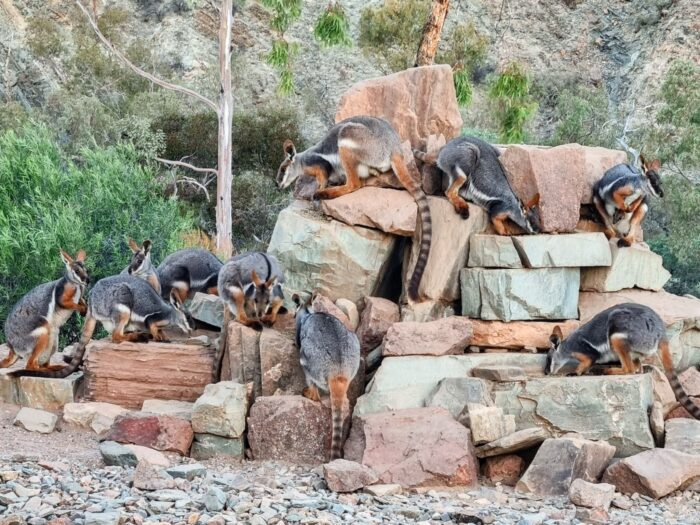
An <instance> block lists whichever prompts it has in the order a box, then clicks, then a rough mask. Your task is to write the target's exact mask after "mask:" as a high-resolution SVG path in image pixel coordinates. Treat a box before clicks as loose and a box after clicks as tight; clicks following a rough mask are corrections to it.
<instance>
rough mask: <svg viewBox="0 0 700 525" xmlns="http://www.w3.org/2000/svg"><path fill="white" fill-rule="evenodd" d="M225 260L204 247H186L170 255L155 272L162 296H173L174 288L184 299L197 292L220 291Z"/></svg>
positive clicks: (180, 298) (180, 297)
mask: <svg viewBox="0 0 700 525" xmlns="http://www.w3.org/2000/svg"><path fill="white" fill-rule="evenodd" d="M222 266H223V263H222V262H221V261H220V260H219V259H218V258H217V257H216V256H215V255H214V254H212V253H211V252H209V251H207V250H203V249H201V248H186V249H184V250H178V251H176V252H174V253H171V254H170V255H168V256H167V257H166V258H165V259H163V261H162V262H161V263H160V265H159V266H158V268H156V272H157V273H158V279H159V280H160V286H161V296H162V297H163V298H165V299H167V298H169V297H170V292H171V290H173V289H175V290H176V293H177V294H178V299H179V300H180V302H181V303H184V302H185V301H186V300H187V299H188V298H191V297H192V296H193V295H194V293H195V292H206V293H209V294H213V295H216V294H218V289H217V286H216V283H217V281H218V278H219V270H221V267H222Z"/></svg>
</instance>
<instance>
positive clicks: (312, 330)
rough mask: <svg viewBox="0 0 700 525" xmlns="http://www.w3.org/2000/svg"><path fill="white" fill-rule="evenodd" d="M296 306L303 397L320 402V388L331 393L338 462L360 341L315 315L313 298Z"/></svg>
mask: <svg viewBox="0 0 700 525" xmlns="http://www.w3.org/2000/svg"><path fill="white" fill-rule="evenodd" d="M292 299H293V300H294V303H295V304H296V305H297V312H296V343H297V346H298V347H299V360H300V362H301V367H302V368H303V369H304V375H305V376H306V384H307V387H306V388H305V389H304V396H305V397H308V398H309V399H312V400H314V401H320V400H321V397H320V395H319V389H321V390H323V391H324V392H329V393H330V398H331V411H332V412H331V413H332V418H333V437H332V441H331V460H333V459H338V458H339V457H340V456H341V453H342V449H343V441H344V439H345V421H346V419H347V417H348V416H349V415H350V414H349V412H350V403H349V401H348V395H347V394H348V387H349V386H350V382H351V381H352V380H353V378H354V377H355V375H356V374H357V370H358V368H359V366H360V342H359V340H358V339H357V336H356V335H355V334H354V333H353V332H351V331H350V330H348V329H347V328H345V325H343V323H341V322H340V321H339V320H338V319H336V318H335V317H333V316H332V315H329V314H326V313H320V312H313V311H312V310H311V308H310V304H311V298H310V299H309V300H308V301H306V302H302V301H301V299H300V297H299V296H298V295H297V294H294V296H293V297H292Z"/></svg>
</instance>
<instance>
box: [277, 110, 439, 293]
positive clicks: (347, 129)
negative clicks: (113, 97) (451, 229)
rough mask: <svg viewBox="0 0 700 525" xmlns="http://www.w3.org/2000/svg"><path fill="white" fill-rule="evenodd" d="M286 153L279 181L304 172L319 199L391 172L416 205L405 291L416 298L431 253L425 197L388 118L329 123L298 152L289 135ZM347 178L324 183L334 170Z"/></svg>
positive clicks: (284, 183) (287, 182) (287, 183)
mask: <svg viewBox="0 0 700 525" xmlns="http://www.w3.org/2000/svg"><path fill="white" fill-rule="evenodd" d="M283 148H284V153H285V154H286V158H285V159H284V161H283V162H282V164H281V165H280V167H279V170H278V171H277V184H278V186H279V187H280V188H281V189H284V188H287V187H289V186H290V185H291V184H292V183H293V182H294V181H295V180H297V178H299V176H301V175H302V174H304V175H310V176H312V177H315V178H316V183H317V187H318V189H317V191H316V193H315V197H316V198H318V199H334V198H336V197H340V196H342V195H346V194H348V193H350V192H353V191H355V190H357V189H359V188H360V187H361V186H362V185H363V184H364V182H365V180H366V179H368V178H369V177H371V176H376V175H379V174H383V173H388V172H390V171H393V172H394V174H395V175H396V177H397V178H398V179H399V181H400V182H401V184H402V185H403V187H404V188H406V190H408V192H409V193H410V194H411V195H412V196H413V198H414V199H415V201H416V204H417V206H418V212H419V214H420V224H421V244H420V251H419V252H418V259H417V261H416V265H415V268H414V270H413V275H412V276H411V280H410V282H409V285H408V288H407V293H408V297H409V299H411V300H412V301H418V300H419V293H418V288H419V286H420V281H421V278H422V276H423V272H424V271H425V265H426V263H427V261H428V255H429V253H430V241H431V238H432V223H431V220H430V207H429V206H428V199H427V198H426V197H425V193H423V189H422V187H421V185H420V183H419V182H418V181H416V180H414V179H413V177H412V176H411V174H410V173H409V171H408V168H407V167H406V163H405V162H404V159H403V153H402V150H401V139H400V138H399V136H398V134H397V133H396V131H395V130H394V128H393V127H392V126H391V124H389V123H388V122H387V121H386V120H382V119H379V118H375V117H368V116H358V117H352V118H348V119H345V120H343V121H341V122H339V123H338V124H336V125H335V126H333V127H332V128H331V129H330V130H329V131H328V133H327V134H326V136H325V137H324V138H323V139H322V140H321V141H320V142H319V143H318V144H316V145H314V146H312V147H310V148H309V149H307V150H306V151H302V152H301V153H297V151H296V148H295V147H294V144H293V143H292V141H291V140H286V141H285V142H284V146H283ZM334 173H335V174H340V175H343V176H344V177H345V184H343V185H342V186H333V187H330V188H327V187H326V185H327V184H328V179H329V177H330V176H331V175H332V174H334Z"/></svg>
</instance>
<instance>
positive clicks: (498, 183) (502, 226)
mask: <svg viewBox="0 0 700 525" xmlns="http://www.w3.org/2000/svg"><path fill="white" fill-rule="evenodd" d="M413 154H414V155H415V157H416V158H417V159H418V160H420V161H422V162H424V163H426V164H436V165H437V167H438V168H440V170H441V171H442V172H444V173H445V174H446V175H447V177H448V181H449V187H448V188H447V191H446V192H445V195H446V196H447V198H448V200H449V201H450V202H451V203H452V205H453V206H454V208H455V211H456V212H457V213H459V214H460V215H461V216H462V217H463V218H465V219H466V218H468V217H469V204H468V203H467V201H468V200H469V201H471V202H474V203H475V204H477V205H479V206H481V207H482V208H484V209H485V210H486V212H487V213H488V214H489V219H490V220H491V223H492V224H493V227H494V228H495V230H496V232H497V233H498V234H499V235H514V234H518V233H537V232H538V231H539V224H540V221H539V217H538V215H537V211H536V207H537V205H538V204H539V197H540V196H539V193H538V194H537V195H535V196H534V198H533V199H532V200H531V201H530V202H529V203H527V204H523V203H522V202H520V200H519V199H518V197H517V196H516V195H515V193H514V192H513V189H512V188H511V186H510V183H509V182H508V178H507V177H506V174H505V171H504V170H503V166H501V162H500V161H499V160H498V157H499V156H500V154H501V153H500V152H499V151H498V150H497V149H496V148H494V147H493V146H492V145H491V144H489V143H488V142H485V141H483V140H481V139H478V138H476V137H469V136H467V137H458V138H456V139H452V140H451V141H449V142H448V143H447V144H445V146H443V147H442V148H441V149H440V150H439V151H438V152H437V153H431V154H427V153H425V152H422V151H418V150H414V152H413Z"/></svg>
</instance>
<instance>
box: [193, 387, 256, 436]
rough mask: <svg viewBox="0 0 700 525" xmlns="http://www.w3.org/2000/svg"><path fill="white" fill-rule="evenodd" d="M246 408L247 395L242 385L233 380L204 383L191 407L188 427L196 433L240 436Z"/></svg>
mask: <svg viewBox="0 0 700 525" xmlns="http://www.w3.org/2000/svg"><path fill="white" fill-rule="evenodd" d="M247 411H248V395H247V389H246V387H245V386H244V385H241V384H240V383H235V382H233V381H221V382H219V383H215V384H211V385H207V386H206V388H205V389H204V393H203V394H202V395H201V396H200V397H199V398H198V399H197V401H195V403H194V407H193V408H192V430H194V432H197V433H198V434H214V435H216V436H222V437H229V438H238V437H241V436H242V435H243V432H244V431H245V416H246V413H247Z"/></svg>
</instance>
